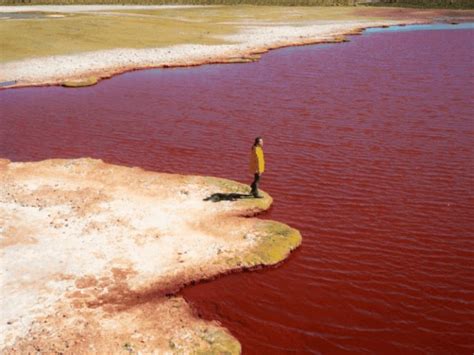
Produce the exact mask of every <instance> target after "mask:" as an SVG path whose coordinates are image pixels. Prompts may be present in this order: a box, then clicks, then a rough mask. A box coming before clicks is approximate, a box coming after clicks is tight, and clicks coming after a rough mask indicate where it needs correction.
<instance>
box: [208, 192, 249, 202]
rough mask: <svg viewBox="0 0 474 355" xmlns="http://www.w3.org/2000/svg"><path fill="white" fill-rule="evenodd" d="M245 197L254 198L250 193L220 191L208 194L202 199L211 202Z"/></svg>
mask: <svg viewBox="0 0 474 355" xmlns="http://www.w3.org/2000/svg"><path fill="white" fill-rule="evenodd" d="M246 198H255V197H254V196H253V195H252V194H239V193H235V192H233V193H227V194H225V193H221V192H217V193H215V194H212V195H211V196H208V197H206V198H205V199H204V201H212V202H220V201H236V200H241V199H246Z"/></svg>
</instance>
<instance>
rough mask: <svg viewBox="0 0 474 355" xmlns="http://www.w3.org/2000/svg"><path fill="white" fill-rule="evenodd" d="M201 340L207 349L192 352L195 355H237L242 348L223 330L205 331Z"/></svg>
mask: <svg viewBox="0 0 474 355" xmlns="http://www.w3.org/2000/svg"><path fill="white" fill-rule="evenodd" d="M200 337H201V339H202V340H204V341H205V342H206V343H207V344H209V348H207V349H198V350H195V351H193V352H192V354H196V355H209V354H210V355H222V354H228V355H234V354H235V355H237V354H241V352H242V347H241V346H240V343H239V342H238V340H237V339H235V338H234V337H233V336H232V335H231V334H229V333H228V332H227V331H224V330H223V329H219V328H217V329H209V328H208V329H206V330H205V331H204V332H202V334H201V335H200Z"/></svg>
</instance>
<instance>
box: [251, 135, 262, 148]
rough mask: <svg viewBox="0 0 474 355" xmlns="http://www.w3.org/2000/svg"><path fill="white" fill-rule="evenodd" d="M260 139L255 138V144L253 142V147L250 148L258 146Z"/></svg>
mask: <svg viewBox="0 0 474 355" xmlns="http://www.w3.org/2000/svg"><path fill="white" fill-rule="evenodd" d="M260 139H262V137H257V138H255V142H253V146H252V147H256V146H257V145H258V143H259V142H260Z"/></svg>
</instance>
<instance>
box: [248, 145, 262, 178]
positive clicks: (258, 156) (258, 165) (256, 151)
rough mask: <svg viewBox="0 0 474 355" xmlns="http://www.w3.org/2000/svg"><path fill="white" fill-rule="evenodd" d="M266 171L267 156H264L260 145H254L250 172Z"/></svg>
mask: <svg viewBox="0 0 474 355" xmlns="http://www.w3.org/2000/svg"><path fill="white" fill-rule="evenodd" d="M264 171H265V158H264V156H263V149H262V147H260V146H259V145H257V146H254V147H252V153H251V154H250V172H251V173H252V174H255V173H258V174H261V173H263V172H264Z"/></svg>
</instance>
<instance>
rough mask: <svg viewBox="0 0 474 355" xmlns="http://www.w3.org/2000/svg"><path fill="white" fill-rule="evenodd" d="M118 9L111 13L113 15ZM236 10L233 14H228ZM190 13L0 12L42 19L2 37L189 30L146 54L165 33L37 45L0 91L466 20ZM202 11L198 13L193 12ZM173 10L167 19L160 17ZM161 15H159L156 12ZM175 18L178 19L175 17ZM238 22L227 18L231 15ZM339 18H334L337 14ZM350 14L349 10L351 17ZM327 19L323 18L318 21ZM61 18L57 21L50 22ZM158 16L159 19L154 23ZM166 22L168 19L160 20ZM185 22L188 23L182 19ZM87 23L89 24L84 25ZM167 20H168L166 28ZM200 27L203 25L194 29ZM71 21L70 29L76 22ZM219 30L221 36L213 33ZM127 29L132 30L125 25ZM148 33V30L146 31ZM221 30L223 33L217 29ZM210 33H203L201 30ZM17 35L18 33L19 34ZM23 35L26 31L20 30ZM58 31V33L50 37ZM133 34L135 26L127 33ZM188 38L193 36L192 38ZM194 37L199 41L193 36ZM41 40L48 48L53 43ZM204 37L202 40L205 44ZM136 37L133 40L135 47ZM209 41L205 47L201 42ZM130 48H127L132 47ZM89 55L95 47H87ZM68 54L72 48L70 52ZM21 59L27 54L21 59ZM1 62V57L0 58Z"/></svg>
mask: <svg viewBox="0 0 474 355" xmlns="http://www.w3.org/2000/svg"><path fill="white" fill-rule="evenodd" d="M117 8H119V9H120V11H119V12H114V11H116V10H117ZM210 8H211V9H212V11H213V13H212V16H216V15H215V13H217V12H219V13H218V16H219V17H218V20H219V21H220V22H217V28H215V27H213V26H214V25H215V24H214V23H213V22H212V21H214V19H213V18H211V17H207V14H206V11H209V9H210ZM236 8H237V10H236ZM192 9H195V7H190V6H179V5H178V6H151V7H149V6H115V5H110V6H106V5H98V6H96V5H85V6H67V5H66V6H51V5H49V6H21V7H11V6H4V7H0V14H2V13H3V14H11V13H22V12H30V13H31V12H32V11H33V12H36V13H46V14H47V16H49V17H48V18H41V19H14V18H13V19H3V20H1V21H0V25H3V26H4V32H3V33H5V31H7V32H8V25H9V24H10V25H11V24H15V23H18V22H20V21H23V22H22V23H21V24H20V25H21V26H26V24H28V21H30V22H34V21H36V22H38V21H43V22H42V23H41V24H44V22H45V21H50V22H52V21H56V22H55V24H54V25H55V26H61V24H62V22H59V21H73V20H74V21H76V22H77V21H79V20H78V18H79V19H80V20H81V21H99V22H98V23H99V24H100V19H98V17H100V18H103V19H104V21H108V22H107V23H109V22H110V21H118V23H119V24H120V23H121V22H123V26H125V30H126V26H127V23H128V22H126V21H131V20H130V19H133V21H151V20H153V21H156V26H161V24H162V23H164V22H166V26H168V27H172V26H173V25H174V24H175V25H176V26H177V27H176V29H178V30H179V29H180V25H182V26H183V28H184V27H185V26H194V27H189V36H188V37H186V38H180V37H179V36H177V37H176V40H174V39H173V37H169V38H168V37H167V42H164V43H161V44H160V46H158V47H153V38H155V37H153V36H156V38H160V35H161V34H162V33H165V32H163V31H167V30H168V27H163V29H162V27H160V28H158V29H157V32H156V34H153V33H152V34H151V35H150V38H151V39H150V40H149V42H147V43H145V44H144V45H143V46H144V48H121V47H120V43H121V42H120V39H119V40H118V41H117V43H118V44H117V46H118V47H117V48H109V49H104V50H92V51H91V50H89V49H90V47H87V46H82V47H80V48H79V52H78V53H73V54H59V55H44V48H42V45H41V43H40V44H39V45H38V47H39V49H38V50H40V51H41V53H42V54H41V55H40V56H38V57H37V56H36V55H35V53H34V51H33V52H32V53H31V57H24V58H21V59H20V60H13V61H10V60H6V61H5V60H3V61H0V86H1V87H2V88H12V87H22V86H39V85H64V86H71V87H77V86H87V85H93V84H95V83H97V82H98V81H99V80H101V79H104V78H109V77H111V76H113V75H116V74H120V73H123V72H127V71H131V70H136V69H145V68H160V67H178V66H193V65H201V64H210V63H236V62H251V61H255V60H258V59H259V57H260V55H261V54H262V53H264V52H267V51H268V50H270V49H274V48H280V47H286V46H294V45H305V44H316V43H333V42H344V41H345V40H346V38H345V36H346V35H350V34H358V33H361V31H362V30H363V29H365V28H370V27H382V26H393V25H405V24H418V23H430V22H433V21H444V22H455V21H466V20H469V19H471V20H472V19H474V11H452V10H451V11H444V10H409V9H403V10H402V9H386V8H370V9H356V10H352V9H348V8H342V9H337V8H336V9H330V10H327V9H325V8H324V9H323V8H320V12H318V11H317V10H315V9H313V10H311V11H314V15H312V14H309V15H308V12H306V13H304V12H301V14H300V13H298V11H303V10H298V8H297V9H291V8H288V10H286V9H285V8H283V9H281V10H278V11H281V14H280V13H278V11H277V10H273V11H274V13H273V14H272V15H271V16H267V17H265V16H264V15H262V14H261V13H260V12H259V11H261V10H258V9H254V8H253V7H240V8H239V7H234V8H231V9H228V7H224V6H214V7H212V6H211V7H205V9H206V11H204V10H202V11H203V12H200V14H202V19H201V18H200V17H199V16H201V15H198V16H196V12H195V11H194V12H192V11H193V10H192ZM199 9H202V7H199ZM165 10H167V11H174V12H173V13H172V15H173V17H171V16H168V14H167V13H166V12H165ZM160 11H161V12H160ZM179 11H188V12H187V13H186V12H183V15H182V16H181V15H180V12H179ZM236 11H239V12H238V15H239V16H241V17H244V16H245V15H246V12H248V16H247V17H245V18H244V19H243V20H242V19H240V20H239V19H235V20H233V19H232V16H234V15H235V12H236ZM285 11H292V17H289V18H288V20H286V21H284V20H282V18H284V17H283V15H284V14H285ZM338 11H339V12H340V14H339V13H338ZM351 11H355V12H354V13H352V12H351ZM325 12H327V15H325ZM61 14H63V15H64V16H65V18H58V16H61ZM160 16H161V17H160ZM166 16H168V17H166ZM186 16H188V17H186ZM89 17H90V18H89ZM170 18H171V19H172V20H173V21H175V23H173V22H172V21H171V22H170ZM200 21H201V22H202V21H208V23H206V24H204V25H201V24H200ZM76 22H74V23H76ZM219 24H221V27H222V28H224V30H221V28H220V27H219ZM130 26H132V27H133V26H135V23H131V24H130ZM150 26H151V27H150V28H151V31H153V30H152V29H153V27H152V26H153V23H152V24H151V25H150ZM225 26H227V27H225ZM208 27H209V28H210V29H209V30H208V31H207V33H206V28H208ZM21 28H24V27H21ZM25 28H27V27H25ZM60 28H61V27H58V31H59V30H60ZM133 29H135V27H133ZM193 31H194V32H193ZM196 31H202V33H203V34H201V35H199V36H198V37H193V35H194V34H195V32H196ZM52 36H53V37H48V39H47V40H48V41H54V34H53V35H52ZM206 36H207V37H206ZM139 39H140V36H139V35H138V34H137V41H138V42H139V41H140V40H139ZM207 42H209V43H207ZM132 44H134V43H133V42H132ZM94 48H95V47H94ZM71 51H74V48H72V49H71ZM26 53H27V54H28V53H29V52H26ZM4 55H8V53H7V54H4Z"/></svg>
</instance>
